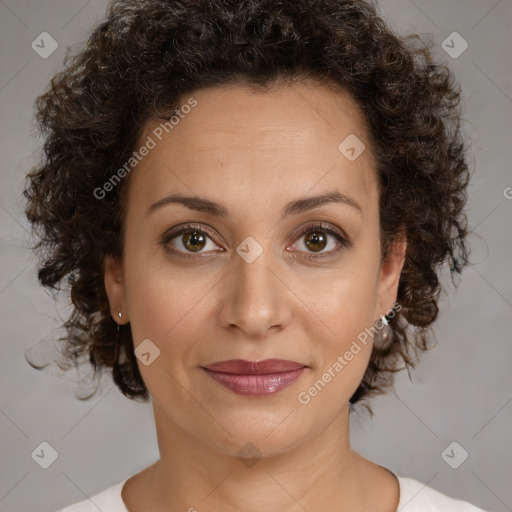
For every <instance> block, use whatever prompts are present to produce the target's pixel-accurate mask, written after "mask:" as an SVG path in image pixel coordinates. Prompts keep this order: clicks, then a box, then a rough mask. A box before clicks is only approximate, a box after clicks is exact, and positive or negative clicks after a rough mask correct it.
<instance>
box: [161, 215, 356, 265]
mask: <svg viewBox="0 0 512 512" xmlns="http://www.w3.org/2000/svg"><path fill="white" fill-rule="evenodd" d="M194 232H195V233H199V234H201V235H207V236H208V237H209V238H210V239H212V240H213V239H214V235H213V233H212V232H211V231H210V230H209V229H207V228H204V227H200V226H197V225H194V224H186V225H183V226H179V227H178V228H177V229H175V230H171V232H169V233H165V234H164V236H163V237H162V240H161V242H160V243H161V245H162V246H163V247H164V249H165V251H166V252H168V253H171V252H172V253H173V254H177V255H179V256H180V257H183V258H187V259H197V258H203V257H204V256H201V253H197V254H187V253H185V252H183V251H180V250H177V249H174V248H172V249H170V248H169V247H168V244H169V242H170V241H171V240H172V239H174V238H176V237H178V236H179V235H182V234H184V233H194ZM308 233H323V234H328V235H331V236H333V237H334V238H336V239H337V240H338V242H339V243H340V247H338V248H337V249H332V250H330V251H329V252H326V253H319V254H311V255H306V256H303V258H305V259H307V260H309V261H318V260H322V259H324V258H328V257H329V256H332V255H333V254H334V253H337V252H338V251H340V250H341V249H343V248H349V247H352V245H353V244H352V242H350V240H349V239H348V238H346V237H344V236H342V235H341V234H340V233H338V232H337V231H335V230H334V229H331V228H329V227H328V225H326V224H324V223H322V222H321V223H316V224H313V225H310V226H307V227H306V228H305V229H304V230H302V231H301V232H300V233H299V234H298V235H297V237H298V238H300V237H302V236H304V235H307V234H308ZM213 241H215V240H213ZM218 252H220V251H218Z"/></svg>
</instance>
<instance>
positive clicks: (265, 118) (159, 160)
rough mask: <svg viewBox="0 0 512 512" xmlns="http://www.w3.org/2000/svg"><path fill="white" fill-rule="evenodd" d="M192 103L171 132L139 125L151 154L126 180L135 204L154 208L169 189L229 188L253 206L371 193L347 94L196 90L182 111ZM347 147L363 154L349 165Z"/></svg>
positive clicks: (361, 136) (293, 88) (359, 119)
mask: <svg viewBox="0 0 512 512" xmlns="http://www.w3.org/2000/svg"><path fill="white" fill-rule="evenodd" d="M191 98H192V99H193V101H194V102H195V106H194V107H193V108H190V109H189V108H186V109H184V108H181V109H180V110H181V112H182V113H181V115H180V116H176V117H175V118H174V120H173V123H172V124H171V123H169V122H167V123H166V120H162V119H151V120H150V121H149V122H147V123H146V125H145V128H144V130H143V133H142V135H141V137H140V140H139V143H140V144H144V142H145V141H147V140H148V138H151V139H152V140H153V141H154V147H153V148H152V149H151V150H150V151H149V152H148V154H147V156H145V157H144V159H143V160H142V161H141V162H140V163H139V164H138V165H137V168H136V170H135V171H134V172H133V175H132V176H131V180H132V184H131V186H130V189H132V190H134V189H135V190H136V194H137V195H138V196H140V195H144V196H147V200H157V199H158V198H159V197H157V196H159V195H162V194H164V193H165V192H171V191H173V190H174V189H176V188H178V189H179V190H180V191H182V192H188V193H190V192H192V193H195V194H198V195H202V196H204V195H208V192H211V191H212V190H217V189H219V187H221V188H223V189H224V192H225V195H227V196H229V194H230V186H231V185H232V186H233V187H234V188H236V190H237V191H238V192H241V191H242V190H247V191H251V192H252V197H253V198H254V197H256V196H258V195H260V196H261V194H263V195H264V196H268V195H269V194H274V193H275V194H278V193H279V191H280V190H286V191H288V192H289V193H290V194H291V195H294V196H304V195H306V194H307V193H308V191H309V190H310V189H313V188H315V191H314V192H321V191H322V190H323V189H326V188H329V189H332V188H333V187H338V188H339V187H341V188H342V189H345V191H346V192H348V189H350V191H351V192H352V195H358V196H359V197H360V198H361V199H362V197H363V196H368V194H369V193H370V191H371V190H372V189H373V187H374V181H375V178H374V160H373V156H372V154H371V151H370V147H369V140H368V134H367V129H366V125H365V118H364V115H363V114H362V112H361V111H360V110H359V108H358V105H357V103H356V102H355V101H354V100H353V99H352V97H351V96H350V95H349V94H348V93H346V92H343V91H339V92H338V91H334V90H332V89H330V88H328V87H327V86H319V85H317V84H314V83H311V82H309V83H308V82H303V83H295V84H283V85H280V86H279V87H274V88H272V89H270V90H268V91H267V90H258V91H256V90H254V88H251V87H248V86H246V85H241V84H237V85H228V86H220V87H212V88H206V89H200V90H197V91H195V92H193V93H191V94H190V95H185V96H184V97H183V98H182V100H181V106H182V107H183V105H184V104H186V103H187V102H188V103H189V104H191ZM185 112H186V113H185ZM344 141H348V142H347V143H345V142H344ZM354 143H355V144H356V150H357V151H360V150H361V148H362V147H363V146H362V145H361V146H357V144H364V150H363V152H362V153H361V154H360V156H359V157H358V158H357V159H355V160H350V159H349V158H347V154H346V153H345V151H346V149H347V145H348V146H354ZM340 144H341V146H340ZM349 149H350V148H349ZM349 155H350V153H349ZM187 189H188V190H187ZM231 192H233V190H231ZM361 202H364V200H363V199H362V201H361Z"/></svg>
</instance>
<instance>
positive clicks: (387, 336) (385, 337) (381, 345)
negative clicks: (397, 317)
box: [373, 315, 393, 350]
mask: <svg viewBox="0 0 512 512" xmlns="http://www.w3.org/2000/svg"><path fill="white" fill-rule="evenodd" d="M378 323H379V322H377V326H376V327H377V329H378V330H377V333H376V334H375V336H374V337H373V344H374V346H375V347H376V348H377V349H379V350H387V349H388V348H389V347H390V346H391V343H392V342H393V329H392V328H391V326H390V325H389V322H388V319H387V318H386V316H385V315H383V316H382V317H381V319H380V323H381V324H382V326H381V327H378Z"/></svg>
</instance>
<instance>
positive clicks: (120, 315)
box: [117, 311, 123, 333]
mask: <svg viewBox="0 0 512 512" xmlns="http://www.w3.org/2000/svg"><path fill="white" fill-rule="evenodd" d="M117 316H118V317H119V318H123V314H122V313H121V311H118V312H117ZM117 332H118V333H119V324H117Z"/></svg>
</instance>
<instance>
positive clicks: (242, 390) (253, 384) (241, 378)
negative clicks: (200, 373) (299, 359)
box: [203, 367, 306, 396]
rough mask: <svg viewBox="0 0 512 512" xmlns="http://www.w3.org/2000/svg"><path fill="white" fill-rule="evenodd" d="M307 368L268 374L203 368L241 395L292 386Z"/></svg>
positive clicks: (275, 391) (274, 390)
mask: <svg viewBox="0 0 512 512" xmlns="http://www.w3.org/2000/svg"><path fill="white" fill-rule="evenodd" d="M305 369H306V368H305V367H303V368H299V369H298V370H293V371H289V372H280V373H270V374H267V375H238V374H234V373H222V372H214V371H212V370H208V368H203V370H204V371H205V372H206V373H207V375H209V376H210V377H211V378H212V379H215V380H216V381H217V382H219V383H220V384H222V385H223V386H225V387H227V388H228V389H230V390H231V391H233V392H235V393H237V394H239V395H251V396H266V395H273V394H274V393H279V391H282V390H283V389H285V388H287V387H288V386H291V385H292V384H293V383H294V382H295V381H296V380H297V379H298V378H299V377H300V376H301V375H302V373H303V372H304V370H305Z"/></svg>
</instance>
